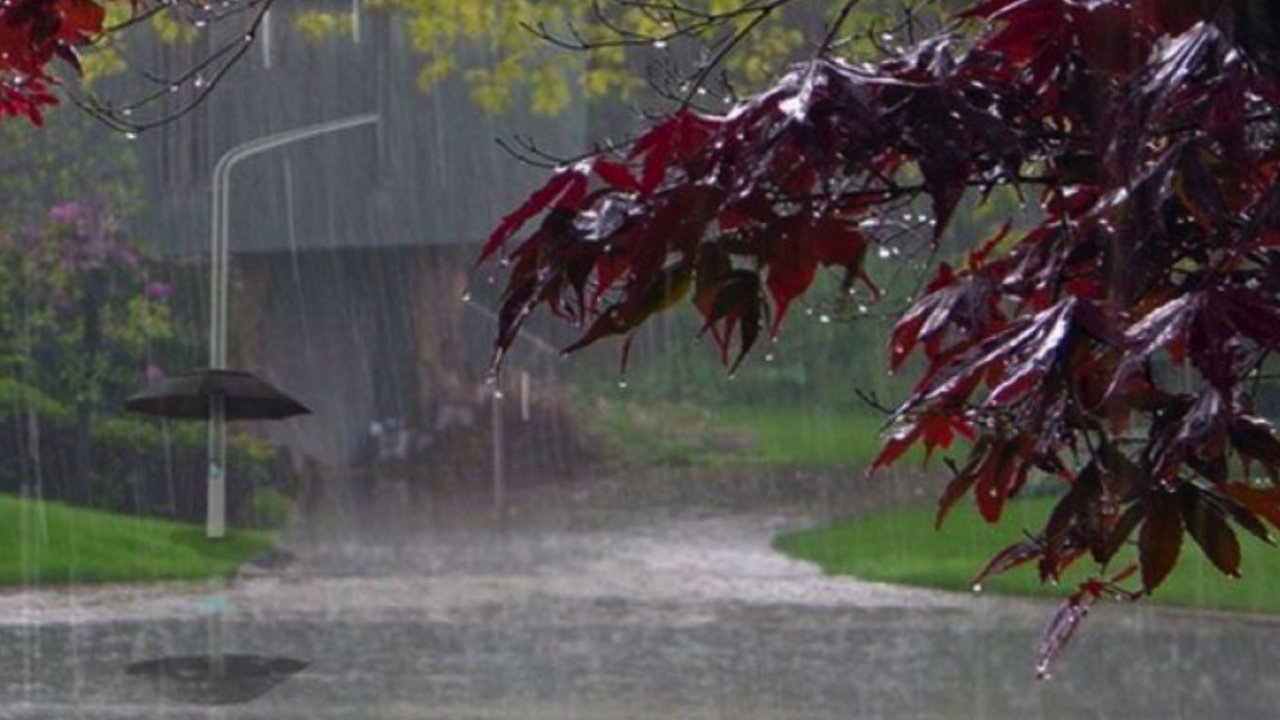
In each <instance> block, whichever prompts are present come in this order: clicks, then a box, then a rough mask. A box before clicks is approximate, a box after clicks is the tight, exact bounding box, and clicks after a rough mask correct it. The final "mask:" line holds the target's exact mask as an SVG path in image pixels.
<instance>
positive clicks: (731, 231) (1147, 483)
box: [483, 0, 1280, 673]
mask: <svg viewBox="0 0 1280 720" xmlns="http://www.w3.org/2000/svg"><path fill="white" fill-rule="evenodd" d="M852 4H853V3H850V7H852ZM956 21H957V25H956V26H954V27H953V28H951V29H950V30H949V31H948V32H945V33H942V34H939V35H936V36H934V37H930V38H927V39H924V40H922V41H919V42H916V43H915V44H913V45H912V46H910V47H907V48H905V49H903V50H902V51H901V52H895V53H892V54H890V55H888V56H886V57H884V58H882V59H880V60H878V61H876V62H871V63H855V62H852V61H847V60H844V59H841V58H839V57H837V56H836V55H835V54H834V53H832V52H830V51H829V49H828V48H829V47H830V45H824V49H823V50H822V51H821V52H819V53H817V54H816V56H815V57H814V58H813V59H811V60H810V61H808V62H804V63H801V64H799V65H797V66H794V67H793V68H791V70H790V71H789V72H788V73H786V74H785V76H783V77H782V78H781V79H780V80H779V81H778V82H777V83H776V84H774V85H773V86H772V87H771V88H770V89H768V90H767V91H765V92H762V93H760V94H758V95H756V96H754V97H751V98H748V99H746V100H744V101H742V102H740V103H738V104H736V105H735V106H734V107H732V108H730V109H729V110H728V111H727V112H723V113H709V112H698V111H695V110H694V109H692V108H691V107H689V106H688V104H687V103H686V104H685V105H682V106H680V107H677V108H675V109H674V110H673V111H671V112H670V113H669V114H667V115H666V116H664V117H661V118H659V119H657V120H656V121H654V122H653V123H652V124H651V125H650V126H649V127H648V129H647V130H646V131H645V132H644V133H643V134H641V135H640V136H639V137H638V138H636V139H635V140H634V141H633V142H631V143H630V144H629V145H628V146H626V147H625V148H623V149H622V150H620V151H617V152H611V153H604V152H602V153H596V154H592V155H590V156H587V157H586V158H585V159H582V160H580V161H577V162H575V163H572V164H569V165H567V166H564V167H562V168H560V169H558V170H557V171H556V172H555V173H554V174H553V175H552V176H551V177H550V179H549V180H548V181H547V182H546V184H545V185H544V186H543V187H541V188H540V189H538V190H537V191H536V192H534V193H533V194H532V195H531V196H530V197H529V199H528V200H527V201H526V202H524V203H523V204H522V205H521V206H519V207H518V208H516V209H515V210H514V211H512V212H511V213H510V214H509V215H508V216H507V217H505V218H504V219H503V220H502V221H501V223H500V224H499V225H498V227H497V228H496V229H495V230H494V232H493V234H492V235H491V237H490V238H489V241H488V244H487V247H485V249H484V251H483V257H484V258H485V259H492V258H495V257H498V256H501V257H502V258H503V262H504V263H505V264H507V265H508V266H509V269H508V276H507V285H506V290H505V293H504V295H503V299H502V306H501V309H500V327H499V330H498V335H497V340H496V344H497V352H496V357H495V362H496V363H500V362H501V358H502V355H503V353H504V352H505V350H506V349H507V347H508V346H509V345H510V344H511V343H512V342H513V340H514V339H515V337H516V335H517V334H518V332H519V330H520V327H521V325H522V324H523V323H524V322H525V321H526V320H527V318H528V317H529V316H530V315H531V314H532V313H533V312H534V311H535V310H536V309H538V308H545V309H547V310H548V311H550V312H551V313H552V314H554V315H556V316H558V317H561V318H564V319H565V320H567V321H569V322H572V323H577V324H580V325H581V326H582V327H583V328H584V331H583V333H582V335H581V337H580V338H579V339H578V340H577V342H575V343H574V344H573V345H572V346H571V347H569V348H568V350H574V349H577V348H580V347H583V346H585V345H588V344H591V343H594V342H596V341H598V340H600V339H602V338H606V337H611V336H619V337H621V338H624V339H626V338H629V337H630V336H631V334H632V333H633V332H634V331H635V330H636V329H637V328H638V327H639V326H640V325H641V324H643V323H644V322H645V321H646V320H647V319H649V318H651V317H652V316H654V315H655V314H656V313H659V312H662V311H663V310H665V309H667V308H669V307H671V306H673V305H674V304H676V303H679V302H682V301H685V300H689V299H691V301H692V304H693V305H694V306H695V307H696V309H697V311H698V312H699V313H700V314H701V316H702V318H703V321H704V323H705V326H704V332H705V333H707V334H709V336H710V337H711V338H712V339H713V340H714V342H715V344H716V346H717V347H718V349H719V352H720V354H721V357H722V358H723V360H724V362H726V363H728V364H730V365H731V366H736V365H737V364H738V363H740V362H741V361H742V358H743V356H744V355H745V354H746V353H747V352H748V351H750V350H751V348H752V347H753V346H755V344H756V343H757V342H758V341H759V340H760V338H761V337H762V336H766V335H770V334H776V333H777V332H778V329H779V324H780V323H781V322H782V321H783V319H784V317H785V315H786V314H787V310H788V307H789V306H790V304H791V303H792V301H793V300H795V298H797V297H798V296H799V295H801V294H802V293H803V292H805V291H806V290H807V289H808V288H809V287H810V286H811V284H812V283H813V282H814V278H815V275H816V273H817V272H818V271H819V269H821V268H835V269H837V270H838V271H841V272H843V274H844V277H845V283H846V287H847V288H854V287H860V288H863V289H864V290H865V291H866V292H869V293H873V294H874V293H875V292H876V290H875V286H874V285H873V284H872V279H871V278H869V277H867V273H866V272H865V258H866V256H867V253H868V250H869V249H871V248H874V247H875V246H876V245H877V243H879V242H881V239H880V238H879V237H878V236H877V235H876V232H875V226H876V225H877V222H876V221H877V220H878V219H883V218H884V217H886V216H888V215H890V214H891V213H895V212H901V210H902V208H903V207H905V206H906V205H905V203H908V202H910V201H912V200H914V199H916V198H922V199H924V200H925V201H926V202H927V203H928V204H929V205H930V206H931V209H932V219H933V221H934V225H933V238H934V241H935V242H936V241H937V240H938V239H940V238H942V237H943V236H944V235H945V234H946V232H947V230H948V227H949V225H950V224H951V222H950V221H951V220H952V218H953V215H954V214H955V212H956V210H957V208H958V206H959V204H960V202H961V200H962V199H963V198H964V197H965V196H966V195H968V194H971V193H978V194H982V193H986V192H990V191H991V190H992V189H993V188H995V187H996V186H999V185H1006V184H1007V185H1010V186H1013V187H1014V188H1016V189H1017V191H1018V192H1019V193H1021V194H1022V196H1023V197H1024V198H1027V199H1028V200H1030V201H1034V202H1036V203H1037V204H1038V205H1039V207H1040V210H1041V214H1040V216H1039V219H1038V221H1037V222H1036V223H1035V224H1034V226H1033V227H1030V228H1029V229H1026V230H1025V231H1015V230H1013V229H1011V226H1010V225H1006V226H1005V227H1004V228H1003V229H1002V230H1001V231H1000V232H999V233H997V234H996V235H995V236H993V237H990V238H987V239H985V240H984V241H982V242H980V243H977V244H976V246H975V247H973V248H972V249H971V250H970V251H968V252H967V253H966V254H965V256H964V257H963V259H962V260H961V261H958V262H953V263H951V264H948V263H939V264H938V267H937V270H936V273H935V274H934V275H933V278H932V280H931V281H930V282H929V283H928V285H927V286H926V287H925V290H924V292H923V293H922V294H921V295H920V296H919V297H918V298H917V299H916V300H915V302H914V303H913V304H912V305H911V306H910V307H909V308H908V309H907V310H906V311H905V313H904V314H903V315H902V316H901V319H900V320H899V321H898V322H897V324H896V326H895V327H894V329H893V332H892V339H891V347H890V348H889V363H890V365H891V367H892V368H893V369H894V370H900V369H902V368H903V367H905V365H904V363H905V362H906V360H907V359H908V358H909V357H911V356H920V357H922V358H923V363H922V370H921V371H920V376H919V379H918V381H917V383H916V384H915V386H914V389H913V390H912V391H911V392H910V394H909V396H908V397H907V398H906V399H905V401H904V402H903V403H902V404H901V406H900V407H899V408H897V410H896V413H895V414H894V417H893V427H892V430H891V432H890V433H889V435H888V437H887V440H886V442H885V444H884V446H883V449H882V451H881V453H880V454H879V456H878V457H877V458H876V459H875V461H874V467H875V468H879V467H883V466H886V465H889V464H891V463H893V462H894V461H895V460H897V459H899V458H900V457H901V456H902V455H903V453H904V452H905V451H906V450H907V449H908V448H910V447H912V446H916V445H922V446H923V447H924V448H925V450H926V451H928V452H930V453H932V452H933V451H937V450H941V449H947V448H949V447H952V444H953V442H954V441H955V440H956V439H957V438H964V439H965V441H966V442H967V443H968V448H967V459H965V460H963V461H962V462H959V463H956V464H955V465H954V466H953V476H952V478H951V480H950V484H949V485H948V487H947V488H946V490H945V491H944V493H943V494H942V497H941V498H940V500H939V506H938V522H939V523H941V522H942V520H943V519H944V518H945V516H946V515H947V513H948V512H949V511H950V510H951V509H952V507H953V506H954V505H955V504H956V503H957V502H958V501H959V500H961V499H962V498H964V497H966V496H972V497H973V498H974V499H975V501H976V505H977V509H978V511H979V512H980V513H981V514H982V516H983V517H984V518H985V519H987V520H988V521H991V522H995V521H997V520H998V519H999V518H1000V516H1001V514H1002V512H1003V510H1004V509H1005V507H1006V505H1007V503H1008V501H1009V500H1010V499H1011V498H1013V497H1015V496H1017V495H1018V493H1019V491H1020V490H1021V489H1022V488H1023V487H1024V485H1025V484H1026V483H1027V481H1028V478H1029V477H1030V476H1031V475H1032V473H1042V474H1048V475H1050V476H1056V477H1058V478H1060V479H1061V480H1062V482H1063V483H1065V484H1066V486H1067V490H1066V492H1065V494H1063V495H1062V496H1061V499H1060V500H1059V501H1058V503H1057V505H1056V507H1055V508H1054V510H1053V512H1052V513H1051V515H1050V516H1049V518H1048V520H1047V521H1046V523H1045V525H1044V527H1043V528H1041V529H1040V530H1039V531H1038V532H1035V533H1032V534H1031V536H1030V537H1029V539H1024V540H1022V541H1020V542H1018V543H1016V544H1014V545H1012V546H1010V547H1009V548H1007V549H1006V550H1004V551H1002V552H1001V553H999V554H998V555H997V556H996V557H995V558H993V559H992V561H991V563H990V564H989V565H988V566H987V567H986V568H985V569H983V570H982V571H981V573H980V575H979V577H978V579H977V581H976V582H981V581H982V580H983V579H984V578H986V577H987V576H989V575H992V574H995V573H999V572H1003V571H1005V570H1008V569H1010V568H1013V567H1017V566H1020V565H1025V564H1028V563H1035V564H1036V566H1037V568H1038V572H1039V575H1040V577H1041V578H1042V579H1043V580H1044V581H1056V580H1057V579H1058V578H1060V577H1061V576H1062V574H1063V573H1064V571H1066V570H1067V568H1068V567H1070V566H1072V565H1074V564H1077V563H1090V564H1092V565H1093V567H1094V568H1095V573H1094V574H1095V576H1094V577H1092V578H1090V579H1089V580H1087V581H1085V582H1084V583H1082V584H1080V585H1079V586H1078V587H1076V588H1075V589H1074V590H1072V591H1071V592H1070V594H1069V596H1068V597H1067V599H1066V601H1065V603H1064V604H1063V606H1062V608H1061V609H1060V610H1059V612H1058V613H1057V614H1056V615H1055V616H1054V617H1053V618H1052V619H1051V621H1050V623H1049V625H1048V627H1047V628H1046V630H1045V633H1044V636H1043V638H1042V641H1041V645H1040V648H1039V651H1038V659H1037V668H1038V670H1039V671H1040V672H1041V673H1044V672H1045V671H1047V668H1048V666H1049V663H1050V662H1051V661H1052V660H1053V658H1054V657H1055V656H1056V655H1057V654H1058V653H1059V652H1060V650H1061V649H1062V646H1063V644H1064V643H1065V642H1066V641H1067V639H1068V638H1070V636H1071V635H1072V634H1073V633H1074V632H1075V630H1076V628H1077V627H1078V626H1079V623H1080V621H1081V620H1082V619H1083V618H1084V616H1085V614H1086V613H1087V611H1088V609H1089V607H1090V606H1091V605H1092V604H1093V603H1095V602H1096V601H1097V600H1099V599H1100V598H1102V597H1104V596H1120V597H1126V598H1130V599H1136V598H1138V597H1142V596H1146V595H1150V594H1152V593H1154V592H1158V589H1159V587H1160V585H1161V583H1162V582H1163V581H1164V580H1165V579H1166V577H1167V576H1168V575H1169V573H1170V571H1171V570H1172V569H1173V568H1174V566H1175V565H1176V563H1177V561H1178V558H1179V556H1180V554H1181V553H1182V552H1183V551H1184V550H1185V549H1186V547H1185V546H1187V545H1189V544H1194V545H1196V546H1198V547H1199V550H1200V551H1201V552H1203V553H1204V555H1205V556H1207V558H1208V559H1209V561H1210V562H1212V564H1213V565H1214V566H1216V567H1217V568H1218V569H1219V570H1220V571H1221V572H1222V573H1224V574H1225V575H1227V576H1236V575H1238V574H1239V573H1240V572H1241V568H1240V546H1239V541H1238V539H1237V535H1238V532H1239V531H1241V530H1243V531H1244V532H1245V533H1248V534H1250V535H1253V536H1256V537H1257V538H1260V539H1262V540H1264V541H1267V542H1271V531H1272V529H1273V528H1280V439H1277V437H1276V433H1275V430H1274V428H1273V426H1272V424H1271V423H1270V422H1269V421H1268V420H1266V419H1265V418H1264V417H1262V416H1261V415H1260V414H1259V413H1258V411H1257V409H1256V408H1255V405H1254V396H1255V394H1256V391H1257V388H1258V382H1259V380H1260V375H1261V374H1263V372H1264V365H1265V364H1266V362H1267V360H1268V358H1270V357H1271V355H1272V353H1273V352H1274V351H1276V350H1277V349H1280V182H1278V178H1277V173H1278V172H1280V164H1278V162H1277V158H1278V157H1280V156H1278V155H1277V148H1276V137H1277V130H1278V127H1277V118H1278V116H1277V105H1278V103H1280V86H1278V84H1277V81H1278V80H1280V73H1277V71H1276V68H1277V65H1276V58H1275V56H1274V55H1273V53H1274V52H1275V50H1274V48H1276V47H1280V43H1277V42H1276V40H1277V38H1280V34H1278V33H1276V32H1275V29H1276V28H1280V10H1277V9H1275V6H1274V5H1273V4H1271V3H1268V2H1254V1H1253V0H1235V1H1230V0H1223V1H1221V2H1218V1H1215V0H1176V1H1171V0H1090V1H1088V2H1085V1H1082V0H1081V1H1077V0H987V1H986V2H980V3H977V4H974V5H973V6H972V7H970V8H968V9H967V10H965V11H963V12H962V13H960V14H959V15H958V16H957V19H956ZM624 352H625V351H624ZM624 357H625V356H624ZM624 361H625V360H624ZM1188 378H1189V380H1188ZM1255 471H1261V475H1265V476H1266V477H1267V478H1269V480H1268V481H1266V482H1256V481H1254V480H1251V478H1252V477H1253V476H1254V474H1255ZM1187 537H1189V538H1190V543H1188V542H1185V538H1187Z"/></svg>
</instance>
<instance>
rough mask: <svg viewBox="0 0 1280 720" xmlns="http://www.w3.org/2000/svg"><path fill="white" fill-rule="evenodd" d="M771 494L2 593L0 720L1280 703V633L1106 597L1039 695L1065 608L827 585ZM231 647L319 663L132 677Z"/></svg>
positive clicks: (1230, 709)
mask: <svg viewBox="0 0 1280 720" xmlns="http://www.w3.org/2000/svg"><path fill="white" fill-rule="evenodd" d="M684 482H687V483H691V484H688V485H685V486H681V483H684ZM770 487H773V488H774V490H776V487H775V486H770ZM811 489H813V488H811ZM774 490H771V489H769V487H763V486H734V485H733V482H732V478H719V479H715V480H707V481H705V483H704V481H701V480H693V481H690V480H688V479H682V478H673V477H657V478H640V479H635V478H631V479H628V480H627V481H625V482H624V481H622V480H616V481H602V482H596V483H590V484H579V485H573V486H569V487H559V488H543V489H541V490H531V491H527V492H522V493H518V494H517V495H516V496H515V497H513V501H512V512H511V513H510V514H508V515H506V516H503V517H496V516H495V515H494V514H493V513H492V512H491V511H490V510H489V509H488V508H487V507H485V506H484V505H483V503H479V502H474V501H473V502H459V503H451V504H449V505H439V506H435V507H428V508H408V507H406V506H405V504H404V503H402V502H397V501H394V499H393V500H392V501H387V500H386V499H384V501H383V502H380V503H379V504H378V505H377V506H376V507H370V508H365V509H363V510H358V509H353V508H351V507H350V506H349V505H346V504H344V503H337V504H335V505H334V506H333V507H331V508H330V510H329V512H327V513H325V514H324V515H322V516H319V517H316V518H312V519H311V521H310V522H309V523H307V524H306V525H305V526H304V527H302V528H300V529H299V530H298V531H297V532H296V533H295V534H294V535H293V536H292V537H291V539H290V548H291V550H292V551H294V552H296V553H297V554H298V560H297V561H296V562H295V563H293V564H292V565H291V566H289V567H287V568H285V569H283V570H279V571H268V572H265V573H261V574H259V575H257V576H253V577H243V578H240V579H238V580H237V581H235V582H234V583H231V584H230V585H226V584H197V585H164V586H150V587H113V588H96V589H83V588H81V589H75V590H73V591H67V590H58V591H46V592H26V593H14V594H9V595H4V596H0V678H2V680H0V683H2V684H0V692H2V693H3V700H4V701H5V702H4V703H3V705H0V717H3V718H8V717H14V718H228V719H230V718H254V719H257V718H262V719H264V720H265V719H266V718H273V719H274V718H299V719H301V718H320V719H326V718H512V719H515V718H602V719H613V718H619V719H621V718H637V719H638V718H654V719H655V720H656V719H659V718H661V719H662V720H668V719H670V718H690V719H692V718H698V719H701V718H708V719H709V718H724V719H728V718H734V719H753V718H760V719H764V718H771V719H772V718H814V719H815V720H823V719H826V718H832V719H834V718H921V719H925V718H938V719H943V718H948V719H949V718H957V719H958V718H1002V719H1003V718H1008V719H1010V720H1012V719H1014V718H1082V719H1083V718H1151V719H1152V720H1155V719H1157V718H1158V719H1160V720H1172V719H1174V718H1202V717H1209V716H1211V715H1214V716H1216V715H1219V714H1221V715H1224V716H1228V717H1233V718H1259V719H1262V718H1268V719H1269V718H1274V717H1275V716H1276V711H1275V708H1276V707H1280V683H1277V682H1275V681H1273V680H1272V675H1273V673H1272V672H1271V670H1270V668H1271V662H1270V660H1271V658H1272V656H1273V655H1272V651H1271V647H1272V645H1273V644H1274V643H1275V642H1277V641H1280V624H1277V623H1274V622H1271V621H1266V620H1251V619H1247V618H1241V617H1231V616H1209V615H1197V614H1188V613H1171V612H1153V611H1150V610H1142V609H1136V608H1128V607H1119V606H1115V607H1112V606H1108V607H1106V608H1104V609H1103V610H1101V611H1100V612H1098V613H1096V614H1095V617H1094V618H1091V620H1090V625H1089V627H1088V630H1087V632H1086V633H1085V634H1084V635H1083V637H1082V638H1080V640H1079V642H1078V644H1077V646H1076V647H1075V648H1074V649H1073V651H1072V653H1071V655H1070V656H1069V657H1068V658H1067V659H1066V661H1065V662H1064V663H1063V664H1062V665H1061V667H1060V668H1059V672H1058V675H1057V677H1056V678H1055V679H1053V680H1052V681H1050V682H1047V683H1038V682H1036V681H1035V680H1034V679H1033V678H1032V675H1031V669H1030V665H1031V651H1032V647H1033V645H1034V642H1035V639H1036V636H1037V634H1038V632H1039V628H1040V626H1041V624H1042V623H1043V621H1044V619H1045V618H1046V617H1047V613H1048V612H1049V611H1050V609H1051V608H1050V606H1047V605H1045V604H1042V603H1033V602H1021V601H1009V600H1000V599H994V598H987V597H974V596H970V595H959V594H946V593H935V592H929V591H919V590H910V589H902V588H895V587H889V586H884V585H877V584H871V583H864V582H859V581H854V580H849V579H831V578H824V577H822V576H821V575H820V574H819V573H818V572H816V571H815V569H813V568H812V567H810V566H807V565H805V564H801V563H795V562H792V561H790V560H787V559H786V558H783V557H781V556H780V555H778V554H776V553H774V552H773V551H772V550H771V549H770V548H769V539H770V538H771V537H772V536H773V534H775V533H776V532H778V531H780V530H783V529H787V528H791V527H798V526H802V525H804V524H807V523H809V522H812V520H813V518H814V516H815V514H817V513H821V512H830V511H831V510H832V508H833V504H832V502H831V498H830V497H827V496H825V495H824V494H823V493H824V492H825V491H823V490H822V488H820V487H819V488H818V489H817V490H815V491H814V492H812V493H807V494H806V493H803V492H802V493H799V496H798V497H784V496H782V495H779V494H778V493H777V492H774ZM820 496H821V497H820ZM217 643H221V646H222V647H224V648H225V649H226V650H227V652H233V653H253V654H262V655H281V656H288V657H294V658H300V659H305V660H307V661H309V662H310V663H311V665H310V666H309V667H308V669H307V670H305V671H304V672H302V673H301V674H299V675H297V676H295V677H293V678H292V679H290V680H288V681H287V682H285V683H284V684H282V685H280V686H279V687H278V688H276V689H275V690H273V691H272V692H270V693H269V694H267V695H265V696H263V697H261V698H260V699H258V700H255V701H253V702H251V703H248V704H244V705H238V706H227V707H220V708H213V709H210V708H204V707H198V706H191V705H183V704H181V703H173V702H169V701H166V700H164V699H163V698H162V697H160V696H159V695H158V694H157V692H156V688H155V687H154V686H152V685H150V684H148V683H146V682H142V681H140V680H138V679H137V678H132V677H128V676H126V675H125V674H124V672H123V667H124V665H126V664H128V663H130V662H134V661H137V660H142V659H146V658H149V657H155V656H160V655H185V654H195V653H202V652H206V651H208V650H209V648H210V647H212V646H213V645H216V644H217Z"/></svg>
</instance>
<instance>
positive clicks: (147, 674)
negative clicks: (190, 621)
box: [125, 655, 310, 705]
mask: <svg viewBox="0 0 1280 720" xmlns="http://www.w3.org/2000/svg"><path fill="white" fill-rule="evenodd" d="M309 664H310V663H307V662H306V661H303V660H296V659H293V658H286V657H263V656H260V655H224V656H222V657H212V656H210V655H187V656H178V657H161V658H155V659H152V660H143V661H141V662H136V663H132V664H130V665H127V666H125V673H126V674H128V675H131V676H134V677H138V678H143V679H146V680H150V681H151V682H152V683H153V684H154V687H155V690H156V692H157V693H158V694H159V695H160V696H162V697H164V698H167V699H169V700H174V701H177V702H183V703H190V704H193V705H236V704H239V703H247V702H249V701H251V700H254V699H256V698H258V697H261V696H262V695H265V694H266V693H267V692H268V691H270V690H271V689H272V688H274V687H275V686H276V685H279V684H280V683H282V682H284V681H285V680H287V679H289V677H290V676H292V675H294V674H296V673H298V672H301V671H302V670H303V669H305V668H306V667H307V666H308V665H309Z"/></svg>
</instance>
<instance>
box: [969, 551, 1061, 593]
mask: <svg viewBox="0 0 1280 720" xmlns="http://www.w3.org/2000/svg"><path fill="white" fill-rule="evenodd" d="M1043 554H1044V547H1043V546H1042V545H1041V544H1040V543H1039V542H1037V541H1035V540H1024V541H1022V542H1017V543H1014V544H1012V545H1010V546H1009V547H1007V548H1005V549H1003V550H1001V551H1000V552H998V553H996V554H995V556H994V557H992V558H991V560H990V561H989V562H988V563H987V565H986V567H984V568H982V572H980V573H978V575H977V577H975V578H974V579H973V586H974V587H975V588H980V587H982V583H983V581H985V580H986V579H987V578H989V577H992V576H995V575H1000V574H1003V573H1006V572H1008V571H1010V570H1012V569H1014V568H1016V567H1019V566H1021V565H1025V564H1027V563H1029V562H1031V561H1032V560H1035V559H1036V558H1038V557H1040V556H1041V555H1043Z"/></svg>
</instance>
